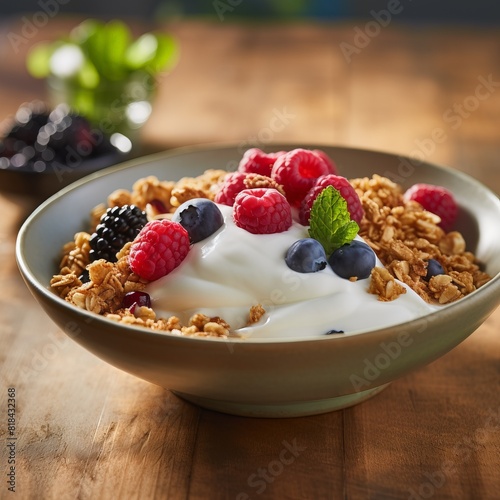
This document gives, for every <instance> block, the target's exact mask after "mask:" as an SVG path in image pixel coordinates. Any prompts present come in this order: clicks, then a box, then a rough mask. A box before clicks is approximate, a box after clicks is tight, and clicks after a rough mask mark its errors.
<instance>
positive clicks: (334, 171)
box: [312, 149, 338, 175]
mask: <svg viewBox="0 0 500 500" xmlns="http://www.w3.org/2000/svg"><path fill="white" fill-rule="evenodd" d="M312 152H313V153H314V154H315V155H318V156H319V157H320V158H321V159H322V160H323V161H324V162H325V163H326V164H327V165H328V167H329V168H330V174H335V175H338V170H337V165H335V162H334V161H333V160H332V159H331V158H330V157H329V156H328V155H327V154H326V153H325V152H324V151H321V149H313V150H312Z"/></svg>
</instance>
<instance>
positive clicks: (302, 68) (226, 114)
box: [0, 0, 500, 191]
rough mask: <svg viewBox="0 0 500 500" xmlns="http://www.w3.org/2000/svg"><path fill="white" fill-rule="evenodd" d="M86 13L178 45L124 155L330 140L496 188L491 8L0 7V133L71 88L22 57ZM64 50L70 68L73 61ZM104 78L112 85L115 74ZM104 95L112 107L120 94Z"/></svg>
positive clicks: (266, 4)
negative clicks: (36, 104) (24, 108)
mask: <svg viewBox="0 0 500 500" xmlns="http://www.w3.org/2000/svg"><path fill="white" fill-rule="evenodd" d="M88 18H94V19H100V20H102V21H103V22H108V21H110V20H114V21H117V20H119V21H121V22H123V23H125V24H126V25H127V26H128V27H129V28H130V30H131V32H132V33H133V36H134V37H139V36H140V35H141V34H144V33H146V32H150V31H154V32H157V33H161V34H163V35H165V36H167V37H171V40H173V41H174V42H173V43H174V45H175V47H174V48H175V50H174V49H173V48H172V47H170V49H168V50H167V49H165V47H164V50H167V52H168V51H170V52H169V55H168V57H167V59H168V64H166V66H164V67H162V68H159V69H158V71H157V72H155V73H154V75H153V76H152V78H153V79H152V80H151V81H152V82H154V83H152V84H151V85H149V88H150V90H151V91H152V92H151V93H150V95H149V94H148V95H147V96H146V97H144V98H141V99H140V100H139V101H140V102H139V103H138V104H137V103H135V104H134V108H133V110H132V109H130V110H129V109H127V113H128V112H129V111H131V112H132V111H133V113H134V116H135V118H137V120H138V121H137V123H138V125H137V129H136V130H135V132H133V133H132V135H134V137H132V135H131V136H130V137H131V144H132V146H130V147H129V145H127V143H126V142H125V143H120V144H121V145H122V146H123V144H125V145H124V148H125V150H126V151H127V152H128V153H130V154H131V155H140V154H146V153H149V152H154V151H159V150H164V149H167V148H171V147H177V146H184V145H191V144H205V143H214V142H218V143H220V142H232V143H236V144H237V145H238V148H239V150H241V151H243V150H244V149H245V148H247V147H250V146H259V147H262V148H263V149H265V148H266V147H271V146H272V143H273V142H279V141H282V142H287V143H293V144H307V143H309V144H311V143H318V144H321V143H324V144H334V145H336V144H338V145H342V146H350V147H361V148H369V149H378V150H385V151H389V152H396V153H398V154H401V155H406V156H412V157H414V158H416V159H419V160H428V161H433V162H436V163H442V164H447V165H452V166H454V167H455V168H458V169H462V170H464V171H466V172H470V173H473V174H474V175H475V176H476V177H478V178H479V179H480V180H482V181H484V182H486V183H488V182H489V183H490V185H492V186H494V187H495V186H496V187H495V189H496V190H497V191H498V190H500V187H498V181H497V180H496V179H497V177H496V172H497V170H498V167H497V158H498V156H499V154H500V151H499V144H500V129H499V128H498V119H499V116H500V92H499V91H498V90H497V88H498V86H499V83H498V82H500V37H499V36H498V34H499V27H500V3H498V2H492V1H490V0H476V1H475V2H455V1H452V0H442V1H440V2H433V1H431V0H419V1H416V0H414V1H412V0H372V1H368V0H357V1H347V0H337V1H334V0H329V1H326V0H313V1H305V0H292V1H283V0H270V1H263V0H253V1H249V0H212V1H201V0H190V1H175V0H141V1H140V2H122V1H118V0H108V1H105V2H103V1H102V0H17V1H16V2H2V4H1V5H0V129H1V130H0V132H1V131H5V130H6V129H7V130H8V129H9V127H10V126H11V121H9V120H11V118H12V116H13V115H14V114H15V113H16V111H17V110H18V108H19V106H20V105H22V103H24V102H31V101H33V100H42V101H45V102H47V101H48V102H49V105H51V106H52V105H53V104H54V98H55V99H56V100H57V99H58V100H59V101H61V100H64V99H69V97H68V94H67V92H66V90H67V89H64V88H62V87H60V86H59V87H57V86H56V87H55V88H56V91H55V92H54V85H52V84H51V82H52V83H53V79H52V81H51V82H50V81H49V79H47V78H45V77H41V76H40V75H38V77H36V76H37V75H34V71H29V70H28V69H27V59H28V57H29V54H30V53H31V52H32V51H33V49H34V48H36V47H37V46H39V44H40V43H41V42H47V41H54V40H62V39H67V37H68V34H69V33H70V32H71V31H72V30H73V29H74V28H75V27H76V26H78V25H79V23H81V22H82V21H84V20H86V19H88ZM119 35H120V33H118V35H116V36H115V35H114V34H112V35H110V36H109V40H108V41H106V40H105V39H104V38H105V37H104V38H103V39H101V40H100V43H101V45H100V46H99V44H98V48H97V49H95V50H94V53H95V54H98V55H99V54H101V55H104V56H105V58H106V57H108V55H109V54H111V55H109V57H110V58H111V59H109V58H108V59H109V61H108V62H106V61H105V60H103V61H104V62H103V61H101V62H100V63H99V61H97V63H99V64H97V66H96V67H92V68H91V69H92V71H93V73H92V72H90V73H89V72H88V71H87V72H84V73H83V74H79V76H78V84H80V83H81V80H84V81H85V82H86V83H85V84H86V85H87V87H89V85H90V84H89V81H90V82H91V83H92V82H94V80H95V78H94V77H95V73H96V68H97V70H98V71H97V73H99V71H100V72H101V73H106V72H107V70H108V69H109V68H111V69H112V68H113V64H114V63H113V57H114V56H113V54H112V53H113V51H115V50H121V49H120V43H121V42H120V40H122V38H120V36H121V35H120V36H119ZM65 37H66V38H65ZM103 40H104V41H103ZM122 41H123V40H122ZM149 42H151V40H149ZM57 43H59V42H57ZM117 47H118V49H117ZM150 48H151V44H150V43H149V44H148V43H145V44H143V45H142V46H141V50H134V54H135V56H137V53H141V51H144V50H146V53H147V50H149V49H150ZM108 52H109V54H107V53H108ZM72 54H73V53H71V52H70V53H69V56H68V54H66V56H67V57H69V62H68V64H69V67H70V68H73V67H74V66H75V64H77V63H76V62H75V61H76V60H77V59H78V58H76V59H75V58H74V57H73V58H72ZM73 55H74V54H73ZM146 55H147V54H146ZM160 55H161V54H160ZM163 55H165V53H164V54H163ZM98 57H99V56H98ZM105 58H104V59H105ZM160 59H161V57H160ZM58 61H59V63H60V62H61V59H60V58H59V59H58ZM108 63H109V64H108ZM65 64H66V63H65ZM84 69H85V70H87V69H88V68H87V67H84ZM38 70H39V68H38V69H37V71H38ZM82 75H83V76H82ZM100 76H101V77H102V78H101V82H102V81H104V80H106V78H107V79H108V80H109V79H110V78H111V80H112V81H114V82H115V83H116V78H117V77H116V75H114V76H113V75H111V77H109V75H108V76H106V75H104V74H101V75H100ZM108 77H109V78H108ZM71 78H72V85H76V83H75V82H76V80H75V78H73V76H72V77H71ZM103 78H104V80H103ZM94 83H95V82H94ZM94 83H92V85H94ZM108 83H109V81H108ZM92 85H90V87H89V88H90V91H89V92H87V94H88V95H87V96H86V97H85V99H86V100H87V101H88V102H87V108H85V105H84V104H85V102H84V101H85V99H83V98H82V96H81V95H79V97H78V99H77V100H79V104H80V105H82V108H81V109H84V110H85V113H86V112H87V111H88V110H89V104H88V103H89V102H90V101H91V100H92V99H93V96H97V95H98V94H99V95H100V91H98V88H97V87H92ZM61 89H62V90H61ZM87 90H88V89H87ZM123 94H124V93H123V92H121V93H120V96H123ZM96 99H97V97H96ZM106 99H107V101H106ZM106 99H105V101H106V102H107V104H105V105H104V106H106V105H107V106H109V107H110V108H112V107H113V106H112V103H113V102H114V101H116V99H114V98H111V97H109V96H108V97H107V98H106ZM120 99H121V97H120ZM82 103H83V104H82ZM126 105H127V106H128V103H126ZM101 107H102V105H101ZM115 108H116V106H115ZM91 111H92V110H91ZM115 111H116V109H115ZM2 120H3V121H2ZM127 134H128V132H127V133H126V134H125V135H127ZM18 163H19V162H18ZM2 165H4V167H5V166H6V165H8V162H5V161H4V162H3V163H2V161H0V174H1V169H2ZM478 165H480V168H479V169H478ZM14 170H16V171H18V170H19V169H14ZM74 170H75V169H74ZM66 178H67V179H69V178H70V176H69V175H68V176H66ZM495 183H496V184H495ZM60 185H61V184H58V185H56V187H59V186H60Z"/></svg>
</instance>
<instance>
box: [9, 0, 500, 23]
mask: <svg viewBox="0 0 500 500" xmlns="http://www.w3.org/2000/svg"><path fill="white" fill-rule="evenodd" d="M40 3H45V2H43V1H42V2H40V0H16V2H8V3H7V2H3V5H2V6H0V13H1V14H3V15H18V14H19V13H22V12H30V11H33V10H36V9H37V8H39V6H40ZM46 3H50V2H46ZM58 3H59V5H60V9H61V12H65V13H78V14H83V15H89V16H108V17H109V16H111V17H114V16H116V15H117V13H120V15H121V16H131V17H140V18H142V19H145V20H152V19H159V18H162V17H165V16H193V15H194V16H207V17H213V16H215V15H216V12H215V7H214V5H216V4H217V3H218V4H219V7H221V8H223V5H224V4H225V5H226V6H227V15H228V17H231V18H234V19H236V18H242V17H247V18H248V17H251V18H255V19H267V20H270V19H290V18H304V17H306V18H314V19H324V20H326V19H330V20H338V19H353V18H354V19H360V18H361V19H362V18H366V17H367V16H368V15H369V12H370V10H372V9H374V10H380V9H382V8H386V7H387V5H388V2H387V1H386V0H385V1H384V0H354V1H348V0H312V1H308V0H290V1H284V0H252V1H245V0H243V1H241V0H240V1H237V0H232V1H227V2H224V1H221V2H212V1H208V0H188V1H186V0H184V1H180V0H142V1H140V2H123V1H120V0H108V1H106V2H103V1H100V0H65V1H64V0H63V1H59V2H58ZM401 4H402V5H405V11H404V12H402V13H401V16H400V20H404V21H419V22H446V23H450V22H461V23H470V22H478V23H493V22H496V21H498V17H499V15H500V5H499V4H498V2H494V1H491V0H477V1H474V2H456V1H453V0H442V1H439V2H436V1H433V0H419V1H413V2H411V0H406V1H402V2H401Z"/></svg>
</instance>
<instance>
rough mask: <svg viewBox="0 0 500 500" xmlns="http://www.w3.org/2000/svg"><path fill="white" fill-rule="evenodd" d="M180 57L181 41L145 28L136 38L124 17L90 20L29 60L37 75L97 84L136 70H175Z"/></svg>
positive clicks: (42, 46)
mask: <svg viewBox="0 0 500 500" xmlns="http://www.w3.org/2000/svg"><path fill="white" fill-rule="evenodd" d="M177 59H178V45H177V43H176V41H175V40H174V38H172V37H171V36H170V35H167V34H164V33H145V34H143V35H141V36H139V37H138V38H135V39H134V38H133V36H132V34H131V32H130V29H129V28H128V26H127V25H126V24H125V23H124V22H122V21H119V20H112V21H109V22H108V23H103V22H101V21H97V20H94V19H88V20H86V21H84V22H82V23H81V24H79V25H78V26H77V27H76V28H74V29H73V30H72V31H71V32H70V33H69V35H68V36H67V37H64V38H61V39H58V40H56V41H53V42H46V43H41V44H39V45H37V46H35V47H34V48H33V49H32V50H31V51H30V52H29V54H28V57H27V61H26V63H27V68H28V71H29V72H30V74H31V75H32V76H34V77H36V78H49V77H56V78H61V79H64V80H69V81H71V82H72V84H73V85H75V86H79V87H81V88H85V89H95V88H98V87H99V86H102V85H106V84H107V83H109V82H120V81H126V80H128V79H130V78H131V77H133V76H134V74H135V73H138V72H139V73H146V74H148V75H150V76H153V77H154V76H155V75H157V74H158V73H160V72H161V71H166V70H169V69H171V68H172V67H173V66H174V65H175V63H176V62H177Z"/></svg>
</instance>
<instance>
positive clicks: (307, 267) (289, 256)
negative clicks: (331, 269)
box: [285, 238, 326, 273]
mask: <svg viewBox="0 0 500 500" xmlns="http://www.w3.org/2000/svg"><path fill="white" fill-rule="evenodd" d="M285 262H286V264H287V266H288V267H289V268H290V269H293V270H294V271H297V272H298V273H315V272H317V271H321V270H322V269H324V268H325V267H326V254H325V250H324V249H323V246H322V245H321V243H320V242H319V241H317V240H314V239H313V238H304V239H302V240H298V241H296V242H294V243H293V244H292V246H291V247H290V248H289V249H288V251H287V253H286V256H285Z"/></svg>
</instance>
